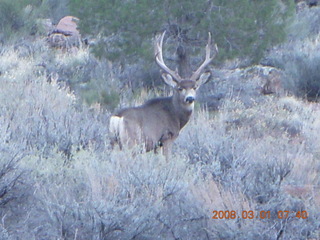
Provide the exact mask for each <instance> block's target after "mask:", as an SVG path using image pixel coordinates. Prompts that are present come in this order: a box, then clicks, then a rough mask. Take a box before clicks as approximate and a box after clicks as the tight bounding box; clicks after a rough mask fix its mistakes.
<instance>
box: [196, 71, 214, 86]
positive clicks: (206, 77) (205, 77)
mask: <svg viewBox="0 0 320 240" xmlns="http://www.w3.org/2000/svg"><path fill="white" fill-rule="evenodd" d="M210 76H211V73H210V72H205V73H202V74H201V75H200V77H199V79H198V80H197V88H199V87H200V86H201V85H202V84H204V83H206V82H207V81H208V80H209V78H210Z"/></svg>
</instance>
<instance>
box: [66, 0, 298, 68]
mask: <svg viewBox="0 0 320 240" xmlns="http://www.w3.org/2000/svg"><path fill="white" fill-rule="evenodd" d="M70 5H71V9H73V12H74V14H75V15H76V16H78V17H80V19H82V20H83V21H82V22H81V24H82V25H81V28H82V30H84V31H86V32H87V33H90V34H92V35H98V34H99V36H100V37H101V39H100V44H99V46H97V49H98V50H97V51H96V53H98V54H99V55H100V56H101V55H104V56H107V58H109V59H120V60H121V59H122V60H123V59H128V58H131V60H132V59H133V60H134V59H136V58H137V57H140V58H145V57H146V53H145V50H146V48H147V49H148V54H147V56H151V55H152V47H151V45H152V44H151V39H152V37H153V36H154V34H155V33H157V32H161V31H163V30H164V29H166V30H168V36H169V35H171V36H173V37H178V39H177V40H176V42H179V41H184V42H185V43H186V44H188V46H190V47H191V48H194V47H196V46H199V40H200V41H203V40H204V39H206V37H207V32H208V31H210V32H212V33H213V36H214V39H215V41H216V43H217V45H218V46H219V49H220V53H219V58H220V59H228V58H234V57H246V56H249V58H250V59H251V60H252V61H254V62H256V61H258V60H259V59H260V58H261V56H262V54H263V51H264V50H265V49H266V48H268V47H270V46H272V45H274V44H277V43H279V42H281V41H283V40H284V39H285V32H284V26H285V24H286V19H287V17H288V16H289V15H290V14H291V13H292V12H293V10H294V7H293V2H292V3H291V2H286V3H283V2H281V1H278V0H272V1H254V0H241V1H220V0H214V1H206V0H201V1H196V2H195V1H190V0H184V1H176V0H175V1H162V2H159V1H155V0H141V1H133V0H128V1H113V0H108V1H105V0H98V1H94V2H89V1H86V2H83V1H80V0H71V1H70ZM146 42H147V43H148V44H146ZM146 46H147V47H146Z"/></svg>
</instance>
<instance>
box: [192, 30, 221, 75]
mask: <svg viewBox="0 0 320 240" xmlns="http://www.w3.org/2000/svg"><path fill="white" fill-rule="evenodd" d="M208 34H209V36H208V43H207V46H206V58H205V60H204V61H203V63H202V64H201V65H200V67H199V68H198V69H197V70H196V71H195V72H193V74H192V76H191V78H190V80H193V81H196V80H197V79H198V78H199V76H200V74H201V72H202V71H203V69H204V68H205V67H206V66H207V65H208V64H209V63H210V62H211V61H212V60H213V59H214V57H215V56H216V54H217V52H218V47H217V44H215V45H214V46H215V51H214V54H213V55H212V56H211V33H210V32H209V33H208Z"/></svg>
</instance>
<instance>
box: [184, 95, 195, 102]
mask: <svg viewBox="0 0 320 240" xmlns="http://www.w3.org/2000/svg"><path fill="white" fill-rule="evenodd" d="M194 100H195V99H194V97H192V96H189V97H186V102H187V103H193V102H194Z"/></svg>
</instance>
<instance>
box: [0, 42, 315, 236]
mask: <svg viewBox="0 0 320 240" xmlns="http://www.w3.org/2000/svg"><path fill="white" fill-rule="evenodd" d="M37 49H38V50H37V51H40V53H38V54H39V55H41V54H43V53H45V47H41V48H39V47H37ZM39 49H40V50H39ZM35 51H36V50H35ZM42 51H43V52H42ZM50 54H58V55H53V56H48V58H50V59H55V58H56V59H59V61H58V60H55V61H56V62H60V63H61V64H62V65H63V67H62V68H64V69H69V68H71V66H75V65H77V64H78V63H79V62H81V64H82V63H83V62H86V61H89V59H90V55H87V54H88V53H87V52H81V51H80V52H79V53H78V55H76V56H74V57H72V56H71V55H68V56H63V55H59V54H62V53H53V52H51V53H50ZM39 55H37V54H34V55H30V56H29V57H21V56H20V55H19V54H18V52H17V51H14V50H12V49H8V50H6V51H4V52H3V53H2V54H1V55H0V70H1V73H2V74H1V75H0V82H1V88H0V103H1V104H0V105H1V107H0V130H1V132H2V133H3V134H1V137H0V149H1V152H5V153H6V154H5V155H3V156H2V157H1V159H0V163H1V166H4V167H2V169H3V170H2V172H0V204H1V208H0V219H1V223H0V237H3V238H7V239H9V238H10V237H11V238H12V239H22V238H24V239H35V240H36V239H48V240H50V239H52V240H53V239H55V240H56V239H78V240H79V239H99V240H100V239H308V238H309V239H312V238H317V237H318V235H319V231H318V229H319V225H320V218H319V214H318V213H319V205H320V197H319V194H318V192H319V184H320V178H319V174H318V173H319V169H320V161H319V157H320V155H319V150H318V149H319V142H320V139H319V136H318V132H319V131H318V128H319V126H320V124H319V121H318V119H319V114H320V108H319V107H318V105H317V104H310V103H306V102H304V101H302V100H299V99H297V98H295V97H283V98H280V99H279V98H275V97H266V99H264V101H263V102H257V103H256V104H251V105H250V106H246V105H245V104H243V102H242V101H241V100H240V99H238V98H236V97H234V96H233V97H230V98H228V99H225V100H224V104H223V106H222V107H221V108H220V109H219V111H217V112H214V113H212V112H208V111H203V110H198V111H196V113H195V115H194V116H193V119H192V120H191V122H190V123H189V124H188V125H187V126H186V127H185V129H183V131H182V133H181V135H180V136H179V138H178V140H177V141H176V144H175V151H174V156H173V157H172V161H170V162H169V163H167V162H166V161H165V159H164V157H163V156H161V155H154V154H153V153H142V154H132V152H131V151H127V152H126V151H119V150H111V148H110V146H109V142H108V141H109V139H108V129H107V120H108V112H107V111H103V110H102V109H101V107H100V105H97V104H96V105H93V106H92V107H91V108H89V107H86V106H83V105H81V104H79V102H78V96H79V95H78V94H76V93H74V92H72V91H70V89H69V88H68V87H65V86H63V85H61V84H59V81H58V82H54V81H52V82H51V83H49V82H48V81H47V79H48V78H47V77H48V76H47V75H46V73H45V72H44V71H43V70H40V69H39V66H37V64H36V63H38V62H39ZM62 65H61V66H62ZM98 73H99V71H98V72H95V74H98ZM100 73H101V75H100V77H101V78H103V77H105V76H109V75H104V74H106V72H103V71H102V72H100ZM77 74H79V73H77ZM73 76H76V75H73ZM113 81H114V79H113ZM149 96H150V93H149V92H142V93H141V96H140V99H145V98H149ZM140 99H138V100H137V101H142V100H140ZM133 151H136V152H139V149H138V150H133ZM13 156H17V158H13ZM13 160H14V161H13ZM287 210H290V211H302V210H303V211H307V212H308V213H309V218H308V219H301V218H297V217H292V216H291V217H290V218H289V219H279V218H278V217H277V213H278V211H287ZM213 211H224V212H225V211H229V212H230V211H235V212H237V214H238V215H237V216H241V217H242V213H243V212H244V213H247V212H249V211H254V212H255V214H259V213H260V212H261V211H265V212H267V211H270V218H268V219H260V218H254V219H242V218H241V217H240V218H236V219H226V218H221V219H212V216H213ZM255 216H259V215H255ZM1 234H2V235H1Z"/></svg>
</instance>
